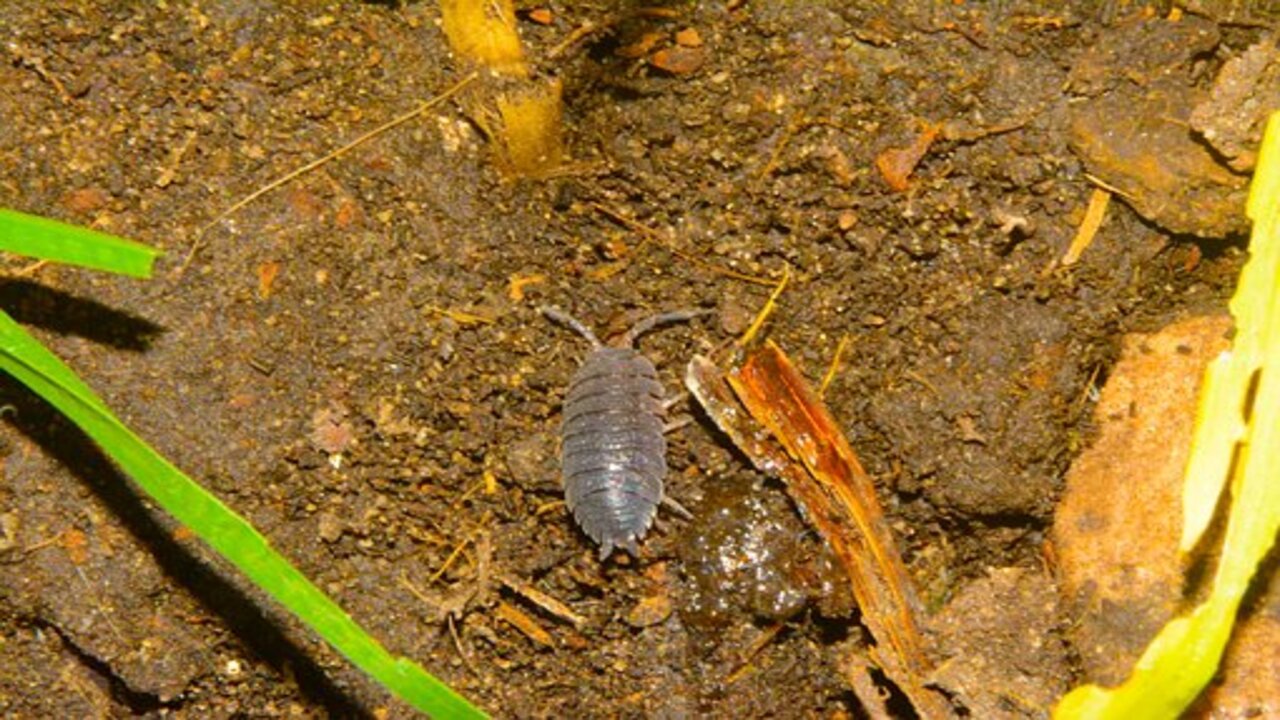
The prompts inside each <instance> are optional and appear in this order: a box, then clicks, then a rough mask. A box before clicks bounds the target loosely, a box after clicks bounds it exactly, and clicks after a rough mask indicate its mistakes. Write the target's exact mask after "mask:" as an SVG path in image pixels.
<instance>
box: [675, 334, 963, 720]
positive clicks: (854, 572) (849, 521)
mask: <svg viewBox="0 0 1280 720" xmlns="http://www.w3.org/2000/svg"><path fill="white" fill-rule="evenodd" d="M685 382H686V385H687V386H688V387H689V390H690V392H691V393H692V394H693V395H694V397H696V398H697V399H698V401H699V402H700V403H701V404H702V406H703V407H704V408H705V409H706V411H707V414H708V415H710V416H711V418H712V419H713V420H714V421H715V423H716V425H717V426H719V427H720V429H721V430H723V431H724V432H725V433H726V434H727V435H728V436H729V438H730V439H731V440H732V441H733V442H734V444H735V445H737V446H738V448H739V449H741V450H742V451H743V452H744V453H745V454H746V455H747V456H748V457H749V458H750V459H751V461H752V463H753V464H755V466H756V467H757V468H758V469H760V470H761V471H763V472H766V473H769V474H771V475H774V476H776V477H778V478H780V479H782V480H783V481H784V482H785V483H786V486H787V490H788V492H790V493H791V495H792V497H793V498H794V499H795V500H796V503H797V505H799V506H800V508H801V509H802V510H803V512H804V514H805V516H806V518H807V519H808V521H809V522H811V523H812V524H813V525H814V527H816V528H817V530H818V531H819V532H820V533H821V534H822V536H823V538H824V539H825V540H826V542H827V543H828V544H829V545H830V546H831V548H832V551H833V552H834V553H835V554H836V556H837V557H838V558H839V560H840V562H841V564H842V565H843V567H844V569H845V572H846V573H847V574H848V576H849V580H850V584H851V587H852V589H853V593H854V597H855V598H856V599H857V601H858V606H859V607H860V609H861V610H862V617H863V623H864V624H865V625H866V626H867V629H868V630H870V631H871V634H872V636H873V637H874V638H875V640H876V643H877V648H875V649H873V650H872V651H871V652H872V657H873V659H874V660H875V663H876V664H877V665H879V666H880V667H881V668H882V669H883V671H884V673H885V675H886V676H887V677H888V678H889V679H890V680H891V681H893V682H894V683H895V684H896V685H897V686H898V687H899V688H900V689H901V690H902V691H903V692H904V693H905V694H906V695H907V697H908V698H909V699H910V700H911V702H912V704H913V705H914V706H915V708H916V710H917V712H918V713H919V714H920V715H921V717H924V718H944V717H950V716H951V713H950V712H949V711H948V709H947V704H946V703H945V701H944V700H943V699H942V697H941V696H939V695H937V694H934V693H932V692H929V691H928V690H926V689H925V688H924V678H925V677H926V676H927V675H928V673H929V671H930V669H931V667H930V666H931V663H930V660H929V658H928V656H927V655H926V654H925V652H924V642H923V640H922V638H921V635H920V630H919V627H918V624H917V621H916V617H917V614H918V613H919V612H920V610H919V603H918V602H917V601H916V599H915V593H914V591H913V590H912V588H911V584H910V579H909V578H908V576H907V573H906V568H905V566H904V565H903V563H902V558H901V556H900V555H899V554H898V549H897V545H896V544H895V542H894V539H893V535H892V534H891V533H890V531H889V528H888V525H887V524H886V523H885V520H884V513H883V511H882V510H881V509H880V503H879V501H878V500H877V499H876V494H875V486H874V485H873V483H872V481H871V478H870V477H869V476H868V475H867V473H866V471H865V470H863V469H862V464H861V463H860V462H859V461H858V458H857V456H856V455H854V452H853V449H852V448H851V447H850V446H849V443H848V441H847V440H846V439H845V437H844V434H843V433H842V432H840V429H839V427H838V426H837V425H836V422H835V420H834V419H833V418H832V417H831V414H830V412H829V411H828V410H827V409H826V407H825V406H824V405H823V404H822V401H821V400H820V399H819V398H818V397H817V395H816V394H815V393H814V392H813V391H812V390H811V389H810V388H809V387H808V385H807V384H806V382H805V380H804V378H803V377H802V376H801V375H800V373H799V372H797V371H796V369H795V367H794V366H793V365H792V364H791V362H790V361H789V360H788V359H787V357H786V355H785V354H784V353H783V352H782V350H781V349H779V348H778V347H777V346H776V345H774V344H773V343H767V344H766V345H765V346H764V347H762V348H761V349H759V350H757V351H755V352H754V353H752V354H751V355H750V356H749V357H748V358H747V361H746V363H745V364H744V365H743V366H742V367H741V368H739V369H737V370H733V371H730V372H729V373H728V376H727V377H726V376H725V375H724V374H722V373H721V372H720V370H719V368H717V367H716V366H715V364H713V363H712V362H711V361H710V360H707V359H706V358H703V357H701V356H695V357H694V359H693V361H692V362H690V364H689V368H688V371H687V374H686V378H685ZM735 395H736V397H735ZM739 403H740V404H739ZM743 408H745V410H744V409H743Z"/></svg>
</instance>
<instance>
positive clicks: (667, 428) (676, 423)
mask: <svg viewBox="0 0 1280 720" xmlns="http://www.w3.org/2000/svg"><path fill="white" fill-rule="evenodd" d="M691 422H693V416H692V415H681V416H680V417H678V418H676V419H675V420H672V421H671V422H669V423H667V424H666V425H663V426H662V434H663V435H666V434H667V433H669V432H675V431H676V430H679V429H680V428H682V427H684V426H686V425H688V424H689V423H691Z"/></svg>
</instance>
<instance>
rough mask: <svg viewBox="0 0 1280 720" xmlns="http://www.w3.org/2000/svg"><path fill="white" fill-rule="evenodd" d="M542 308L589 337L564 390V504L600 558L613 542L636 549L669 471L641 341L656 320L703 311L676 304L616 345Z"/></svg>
mask: <svg viewBox="0 0 1280 720" xmlns="http://www.w3.org/2000/svg"><path fill="white" fill-rule="evenodd" d="M539 309H540V310H541V312H542V314H543V315H545V316H547V317H548V318H550V319H551V320H554V321H555V322H557V323H560V324H561V325H564V326H565V327H568V328H570V329H572V330H574V331H575V332H577V333H578V334H579V335H581V336H582V337H584V338H586V339H587V342H589V343H591V353H590V354H589V355H587V357H586V359H585V360H583V361H582V365H581V367H579V368H578V371H577V372H576V373H574V376H573V379H572V380H571V381H570V382H569V390H568V392H567V393H566V394H565V399H564V408H563V421H562V422H561V425H560V440H561V444H560V471H561V481H562V483H563V484H564V498H565V503H566V504H568V506H569V510H570V511H571V512H572V513H573V517H574V519H575V520H576V521H577V523H578V526H579V527H581V528H582V530H583V532H585V533H586V534H587V535H588V536H590V537H591V539H592V540H595V541H596V542H597V543H598V544H599V545H600V559H601V560H604V559H605V558H607V557H609V554H610V553H612V552H613V549H614V548H615V547H621V548H625V549H626V550H627V551H628V552H630V553H631V555H632V556H635V555H636V554H637V549H636V541H637V540H639V539H641V538H643V537H644V534H645V532H647V531H648V529H649V526H650V525H651V524H652V523H653V517H654V515H655V514H656V513H657V509H658V503H660V502H662V500H663V495H662V487H663V479H664V478H665V477H666V474H667V441H666V438H665V437H663V431H664V427H663V417H664V415H665V414H666V405H665V404H664V403H663V399H662V396H663V392H662V384H661V383H659V382H658V375H657V370H656V369H655V368H654V366H653V363H652V362H650V361H649V359H648V358H646V357H645V356H644V355H641V354H640V352H639V351H638V350H636V348H635V342H636V340H637V339H638V338H639V337H640V336H641V335H643V334H645V333H647V332H649V331H650V330H652V329H654V328H655V327H657V326H659V325H664V324H667V323H674V322H686V321H688V320H691V319H692V318H694V317H697V316H698V315H703V314H705V311H700V310H678V311H675V312H667V313H662V314H660V315H654V316H652V317H649V318H646V319H644V320H641V321H640V322H639V323H636V325H635V326H634V327H632V328H631V329H630V330H628V331H627V333H626V334H625V335H623V336H622V339H621V341H620V342H619V344H618V345H617V346H613V347H611V346H607V345H605V344H604V343H602V342H600V340H599V338H597V337H596V335H595V333H593V332H591V329H590V328H588V327H587V326H586V325H584V324H583V323H582V322H581V321H579V320H577V319H576V318H574V317H572V316H570V315H568V314H567V313H565V312H564V311H562V310H560V309H558V308H554V307H546V306H544V307H542V308H539Z"/></svg>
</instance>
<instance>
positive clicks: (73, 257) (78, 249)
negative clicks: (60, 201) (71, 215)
mask: <svg viewBox="0 0 1280 720" xmlns="http://www.w3.org/2000/svg"><path fill="white" fill-rule="evenodd" d="M0 250H4V251H7V252H11V253H17V254H19V255H29V256H31V257H34V258H40V259H41V260H53V261H54V262H60V263H67V264H68V265H79V266H80V267H87V268H91V269H93V270H106V271H108V272H114V273H120V274H121V275H132V276H133V277H141V278H149V277H151V266H152V264H153V263H154V262H155V259H156V258H157V257H159V256H160V255H161V254H162V253H161V252H160V251H159V250H156V249H155V248H152V247H148V246H146V245H143V244H142V243H138V242H134V241H132V240H125V239H124V238H120V237H116V236H115V235H108V234H106V233H102V232H98V231H97V230H90V229H88V228H82V227H79V226H76V225H68V224H67V223H63V222H58V221H57V220H50V219H49V218H42V217H38V216H36V215H28V214H26V213H20V212H18V211H16V210H8V209H5V208H0Z"/></svg>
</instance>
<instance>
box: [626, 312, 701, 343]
mask: <svg viewBox="0 0 1280 720" xmlns="http://www.w3.org/2000/svg"><path fill="white" fill-rule="evenodd" d="M710 314H711V311H710V310H673V311H671V312H665V313H661V314H659V315H654V316H652V317H647V318H645V319H644V320H641V321H640V322H638V323H636V324H635V325H633V326H632V327H631V329H630V330H628V331H627V334H626V335H623V336H622V344H623V346H625V347H634V346H635V344H636V340H639V339H640V336H641V335H644V334H645V333H647V332H649V331H650V330H652V329H654V328H656V327H658V326H659V325H667V324H669V323H677V322H688V321H690V320H692V319H694V318H696V317H698V316H700V315H710Z"/></svg>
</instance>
